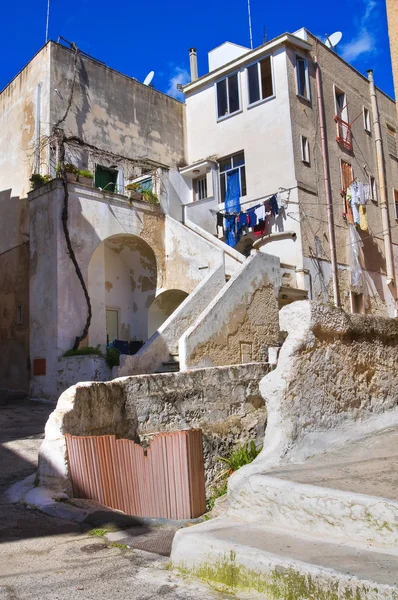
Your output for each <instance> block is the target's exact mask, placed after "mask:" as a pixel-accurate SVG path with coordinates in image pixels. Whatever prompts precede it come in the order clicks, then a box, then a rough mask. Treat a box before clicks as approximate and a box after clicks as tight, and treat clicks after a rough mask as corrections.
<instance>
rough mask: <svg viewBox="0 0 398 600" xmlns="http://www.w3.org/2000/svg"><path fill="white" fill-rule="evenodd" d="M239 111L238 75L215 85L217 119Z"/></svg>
mask: <svg viewBox="0 0 398 600" xmlns="http://www.w3.org/2000/svg"><path fill="white" fill-rule="evenodd" d="M238 110H240V97H239V81H238V73H234V74H233V75H230V76H229V77H226V78H225V79H223V80H222V81H219V82H218V83H217V118H218V119H222V118H223V117H226V116H228V115H232V114H233V113H235V112H238Z"/></svg>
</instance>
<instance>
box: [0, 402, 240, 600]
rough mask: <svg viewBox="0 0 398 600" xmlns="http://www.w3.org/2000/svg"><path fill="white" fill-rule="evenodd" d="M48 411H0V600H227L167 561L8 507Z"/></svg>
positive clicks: (17, 407)
mask: <svg viewBox="0 0 398 600" xmlns="http://www.w3.org/2000/svg"><path fill="white" fill-rule="evenodd" d="M51 410H52V407H51V406H48V405H45V404H40V403H36V402H31V401H18V402H13V403H10V404H8V405H5V406H0V465H1V469H0V600H37V599H40V600H66V599H67V600H75V599H79V600H94V599H95V600H102V599H109V600H114V599H116V598H117V599H118V600H124V599H129V600H130V599H131V600H151V599H152V598H164V599H165V600H190V599H192V600H199V599H201V600H207V599H209V600H210V599H214V598H216V599H221V598H227V597H229V596H228V595H226V594H224V593H223V592H219V591H216V590H213V589H211V588H210V587H208V586H206V585H202V584H201V583H198V582H196V581H191V580H188V579H184V578H181V577H179V576H177V575H175V574H174V573H173V572H171V571H169V570H168V569H167V563H168V559H167V558H166V557H161V556H158V555H156V554H150V553H145V552H141V551H139V550H129V549H125V548H124V547H123V545H117V544H116V545H113V546H112V545H110V544H109V543H106V542H105V541H104V539H103V538H99V537H93V536H92V535H89V533H88V532H87V531H86V530H85V531H83V530H82V529H83V528H82V526H79V525H76V524H74V523H71V522H68V521H65V520H60V519H56V518H53V517H49V516H47V515H44V514H42V513H40V512H39V511H36V510H32V509H30V510H29V509H28V508H27V507H26V506H23V505H20V504H19V505H15V504H10V503H9V501H8V500H7V497H6V495H5V494H4V492H5V490H6V489H7V488H8V487H9V486H10V485H11V484H12V483H14V482H16V481H20V480H21V479H23V478H25V477H27V476H28V475H30V474H31V473H33V472H34V471H35V470H36V468H37V455H38V450H39V447H40V443H41V439H42V437H43V431H44V425H45V422H46V420H47V417H48V415H49V413H50V412H51ZM235 597H236V596H235Z"/></svg>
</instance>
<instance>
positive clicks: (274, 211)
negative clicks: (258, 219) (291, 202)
mask: <svg viewBox="0 0 398 600" xmlns="http://www.w3.org/2000/svg"><path fill="white" fill-rule="evenodd" d="M268 202H269V207H270V209H271V214H272V216H273V217H276V215H277V214H278V213H279V208H278V202H277V200H276V196H271V198H270V199H269V201H268Z"/></svg>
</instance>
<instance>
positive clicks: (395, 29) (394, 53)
mask: <svg viewBox="0 0 398 600" xmlns="http://www.w3.org/2000/svg"><path fill="white" fill-rule="evenodd" d="M387 20H388V34H389V38H390V49H391V61H392V72H393V76H394V87H395V97H397V89H398V35H397V34H398V5H397V3H396V2H395V1H394V0H387Z"/></svg>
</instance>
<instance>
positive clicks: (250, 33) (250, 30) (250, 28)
mask: <svg viewBox="0 0 398 600" xmlns="http://www.w3.org/2000/svg"><path fill="white" fill-rule="evenodd" d="M247 13H248V16H249V35H250V48H251V49H252V50H253V34H252V17H251V14H250V0H247Z"/></svg>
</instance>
